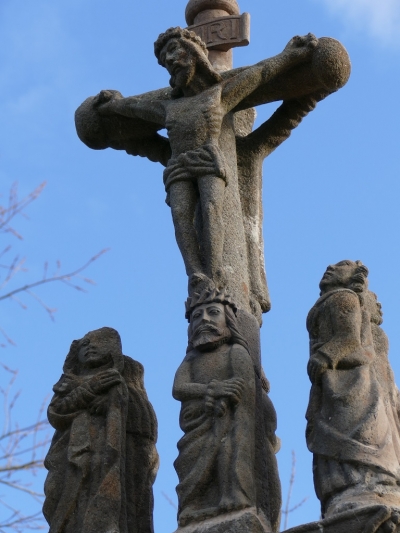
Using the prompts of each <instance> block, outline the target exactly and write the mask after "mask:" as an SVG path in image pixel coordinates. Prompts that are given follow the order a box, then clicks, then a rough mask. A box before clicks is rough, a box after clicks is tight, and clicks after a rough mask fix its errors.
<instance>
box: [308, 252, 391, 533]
mask: <svg viewBox="0 0 400 533" xmlns="http://www.w3.org/2000/svg"><path fill="white" fill-rule="evenodd" d="M367 275H368V269H367V268H366V267H365V266H364V265H362V263H361V262H360V261H357V262H353V261H341V262H340V263H337V264H336V265H330V266H329V267H328V268H327V270H326V272H325V274H324V276H323V278H322V280H321V283H320V288H321V297H320V298H319V300H317V302H316V303H315V305H314V306H313V308H312V309H311V311H310V313H309V315H308V318H307V329H308V332H309V335H310V360H309V363H308V373H309V376H310V379H311V382H312V388H311V394H310V402H309V405H308V410H307V422H308V423H307V434H306V436H307V445H308V448H309V450H310V451H311V452H312V453H313V454H314V463H313V472H314V484H315V490H316V493H317V496H318V498H319V499H320V501H321V508H322V516H323V517H331V516H334V515H336V514H338V513H340V512H344V511H347V510H350V509H351V510H354V509H357V508H362V507H367V506H370V505H376V504H380V505H382V504H384V505H387V506H392V507H394V508H397V509H398V508H400V487H399V486H400V431H399V430H400V424H399V415H398V391H397V388H396V386H395V383H394V377H393V373H392V370H391V368H390V365H389V361H388V353H387V352H388V341H387V337H386V335H385V333H384V332H383V330H382V329H381V328H380V327H379V326H380V324H381V323H382V313H381V310H380V304H378V303H377V301H376V295H374V294H373V293H371V292H370V291H368V290H367ZM368 531H369V530H368ZM371 531H372V530H371ZM374 531H375V530H374ZM385 531H386V530H385ZM388 531H393V529H388Z"/></svg>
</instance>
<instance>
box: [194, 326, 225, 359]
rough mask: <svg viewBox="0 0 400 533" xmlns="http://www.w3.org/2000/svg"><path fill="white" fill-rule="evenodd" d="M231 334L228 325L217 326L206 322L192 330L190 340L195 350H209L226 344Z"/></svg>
mask: <svg viewBox="0 0 400 533" xmlns="http://www.w3.org/2000/svg"><path fill="white" fill-rule="evenodd" d="M231 336H232V334H231V330H230V329H229V328H228V327H225V328H217V327H216V326H213V325H211V324H206V325H202V326H199V327H198V328H197V329H196V331H194V332H193V334H192V336H191V338H190V342H191V344H192V345H193V347H194V348H196V350H200V351H201V352H203V351H204V352H209V351H211V350H214V349H216V348H218V346H221V345H222V344H226V343H227V341H228V340H229V339H230V337H231Z"/></svg>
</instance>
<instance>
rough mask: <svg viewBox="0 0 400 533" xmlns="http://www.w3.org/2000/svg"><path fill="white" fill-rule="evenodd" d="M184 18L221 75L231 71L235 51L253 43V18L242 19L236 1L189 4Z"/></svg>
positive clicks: (246, 15) (222, 0)
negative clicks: (237, 47)
mask: <svg viewBox="0 0 400 533" xmlns="http://www.w3.org/2000/svg"><path fill="white" fill-rule="evenodd" d="M185 17H186V22H187V23H188V24H189V27H188V29H189V30H192V31H194V32H195V33H196V34H197V35H198V36H199V37H200V38H201V39H202V41H204V42H205V44H206V46H207V49H208V59H209V60H210V63H211V64H212V65H213V67H214V68H215V69H216V70H218V71H223V70H230V69H231V68H232V66H233V58H232V48H234V47H236V46H247V45H248V44H249V43H250V15H249V14H248V13H243V15H240V10H239V6H238V3H237V2H236V0H233V1H229V0H213V1H211V2H210V1H205V2H204V1H202V2H199V1H196V0H190V2H189V3H188V5H187V7H186V13H185Z"/></svg>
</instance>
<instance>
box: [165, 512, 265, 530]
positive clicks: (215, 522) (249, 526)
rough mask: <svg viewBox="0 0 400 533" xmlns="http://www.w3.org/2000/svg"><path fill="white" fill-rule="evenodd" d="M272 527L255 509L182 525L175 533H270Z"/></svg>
mask: <svg viewBox="0 0 400 533" xmlns="http://www.w3.org/2000/svg"><path fill="white" fill-rule="evenodd" d="M270 532H271V529H270V528H269V526H268V525H267V524H266V523H265V522H264V521H263V520H262V518H261V517H260V516H259V515H258V514H257V512H256V510H255V509H245V510H243V511H239V512H235V513H229V514H225V515H220V516H217V517H215V518H211V519H210V520H204V521H203V522H197V523H196V524H193V525H189V526H186V527H182V528H179V529H177V530H176V532H175V533H270Z"/></svg>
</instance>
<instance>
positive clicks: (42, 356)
mask: <svg viewBox="0 0 400 533" xmlns="http://www.w3.org/2000/svg"><path fill="white" fill-rule="evenodd" d="M240 6H241V9H242V11H248V12H250V13H251V16H252V29H251V44H250V46H249V47H247V48H243V49H237V50H236V51H235V66H241V65H246V64H252V63H255V62H257V61H259V60H261V59H264V58H266V57H270V56H272V55H274V54H276V53H279V52H280V51H281V50H282V49H283V47H284V46H285V44H286V43H287V41H289V39H290V38H291V37H293V36H294V35H296V34H300V35H301V34H306V33H308V32H309V31H311V32H313V33H315V34H316V35H317V37H322V36H330V37H335V38H337V39H339V40H340V41H342V43H343V44H344V45H345V46H346V48H347V50H348V52H349V54H350V57H351V60H352V65H353V71H352V76H351V78H350V81H349V83H348V84H347V86H346V87H345V88H343V89H342V90H341V91H339V92H338V93H336V94H334V95H332V96H330V97H329V98H328V99H327V100H325V101H323V102H321V103H320V104H319V105H318V107H317V109H316V110H315V111H314V112H313V113H312V114H311V115H310V116H309V117H307V118H306V119H305V120H304V122H303V124H301V125H300V127H299V128H298V129H297V130H296V131H295V132H294V133H293V134H292V136H291V138H290V139H289V140H288V141H286V142H285V143H284V145H282V146H281V147H279V148H278V149H277V150H276V152H274V153H273V154H272V155H271V156H270V157H269V158H268V159H267V161H266V163H265V165H264V239H265V252H266V265H267V277H268V281H269V286H270V291H271V297H272V310H271V312H270V313H269V314H268V315H267V316H265V319H264V326H263V328H262V334H261V335H262V350H263V364H264V368H265V370H266V373H267V376H268V377H269V379H270V381H271V387H272V390H271V397H272V400H273V401H274V403H275V406H276V409H277V412H278V423H279V428H278V434H279V436H280V437H281V439H282V443H283V445H282V450H281V451H280V452H279V455H278V459H279V467H280V472H281V478H282V484H283V494H284V497H285V496H286V493H287V488H288V480H289V477H290V467H291V451H292V450H295V452H296V454H297V475H296V482H295V486H294V492H293V498H292V503H293V504H295V503H297V502H298V501H299V500H301V499H302V498H303V497H305V496H309V497H310V498H309V500H307V502H306V503H305V504H304V505H303V506H302V507H301V508H300V509H299V510H297V511H296V512H295V513H293V514H292V515H291V517H290V520H289V525H290V526H294V525H296V524H300V523H305V522H308V521H312V520H314V519H317V518H318V516H319V505H318V501H317V500H316V498H315V496H314V490H313V484H312V476H311V454H309V452H308V451H307V449H306V446H305V439H304V429H305V420H304V413H305V410H306V406H307V400H308V394H309V381H308V378H307V375H306V364H307V358H308V337H307V332H306V330H305V319H306V315H307V312H308V310H309V309H310V307H311V306H312V305H313V303H314V301H315V300H316V299H317V297H318V282H319V279H320V277H321V276H322V273H323V271H324V269H325V268H326V266H327V265H328V264H329V263H332V262H337V261H339V260H341V259H345V258H349V259H361V260H362V261H363V262H364V263H365V264H366V265H367V266H368V267H369V269H370V288H371V289H372V290H374V291H375V292H377V294H378V297H379V299H380V301H381V302H382V305H383V311H384V313H385V316H384V319H385V321H384V325H383V326H384V329H385V331H386V332H387V333H388V335H389V338H390V341H391V361H392V364H393V367H394V370H395V373H396V375H397V376H399V375H400V360H399V353H400V333H399V328H398V316H399V313H398V300H399V296H400V276H399V274H398V271H397V268H398V267H396V265H398V264H399V260H400V252H399V246H398V242H399V215H398V211H399V208H398V205H399V196H400V190H399V184H398V179H399V177H400V175H399V174H400V173H399V170H400V163H399V155H398V144H399V136H398V122H399V110H398V107H397V104H398V87H399V84H400V74H399V69H398V64H399V59H400V37H399V36H400V6H399V4H398V0H379V2H378V0H353V1H352V2H351V4H350V3H349V2H345V1H344V0H302V1H298V0H286V1H285V2H282V1H278V0H274V1H270V2H264V1H261V0H257V1H256V2H254V1H253V2H251V1H250V0H241V1H240ZM184 8H185V2H184V1H181V0H179V1H178V0H171V1H170V2H165V1H163V2H162V1H161V0H147V2H140V3H139V2H135V1H133V0H131V1H128V0H115V1H114V2H113V3H112V4H111V3H110V2H106V1H105V0H96V2H94V1H92V0H86V1H83V0H68V2H65V1H64V2H54V1H51V0H36V1H35V2H26V1H23V0H2V3H1V5H0V39H1V46H0V64H1V69H0V91H1V98H0V116H1V125H2V127H1V131H0V135H1V141H0V178H1V187H0V193H1V194H2V195H3V197H4V196H7V193H8V190H9V188H10V186H11V184H12V183H13V182H15V181H18V182H19V187H20V192H21V195H23V194H27V193H28V192H30V191H31V190H33V189H34V188H35V187H36V186H37V185H39V184H40V183H41V182H42V181H44V180H46V181H47V187H46V188H45V190H44V192H43V194H42V195H41V197H40V198H39V199H38V200H37V201H36V202H35V203H34V204H32V205H31V206H30V207H29V209H28V211H27V213H28V214H29V219H23V218H20V219H19V220H18V221H17V222H16V224H15V225H16V228H17V230H18V231H19V232H20V233H21V234H22V235H23V236H24V240H23V241H21V242H19V241H17V240H16V239H13V238H12V236H10V235H5V236H3V238H4V241H3V242H2V245H3V247H5V246H6V245H7V244H9V243H10V244H12V245H13V250H14V252H15V253H17V252H18V253H20V254H21V255H23V256H26V257H27V266H28V267H29V271H28V272H27V273H21V274H20V275H19V277H17V278H16V279H15V281H14V285H13V286H11V285H10V288H12V287H16V286H17V285H18V284H20V285H22V284H24V283H25V282H28V281H30V280H34V279H36V278H37V277H40V276H41V274H42V269H43V263H44V261H46V260H48V261H49V262H50V264H52V265H55V262H56V260H61V262H62V265H63V268H65V269H66V270H67V269H73V268H74V267H76V266H79V265H80V264H82V263H84V262H85V261H86V259H88V258H89V257H90V256H92V255H94V254H95V253H96V252H98V251H99V250H101V249H103V248H106V247H109V248H110V249H111V250H110V252H109V253H108V254H106V255H105V256H103V257H102V258H101V259H99V260H98V261H97V262H96V263H94V264H93V265H92V266H91V267H90V269H89V270H88V271H87V275H88V276H89V277H91V278H93V279H95V280H96V282H97V285H96V286H95V287H93V288H92V287H91V288H90V290H89V293H88V294H82V293H78V292H76V291H73V290H71V289H68V288H67V287H65V286H56V285H52V286H47V287H43V288H42V289H41V290H39V291H38V294H40V296H41V297H42V298H43V300H44V301H45V302H46V303H47V304H48V305H50V306H52V307H57V308H58V312H57V314H56V321H55V323H52V322H51V321H50V320H49V319H48V317H47V316H46V313H45V312H44V311H43V309H41V308H40V307H39V306H38V304H37V303H36V302H35V301H33V300H30V299H29V298H28V297H26V298H25V297H24V302H25V303H27V304H28V309H27V310H23V309H21V308H20V307H19V306H18V305H17V304H16V303H15V302H11V301H6V302H3V303H2V305H1V310H2V314H1V327H3V328H4V329H5V330H6V331H7V333H8V335H9V336H10V337H12V338H13V339H14V341H15V342H16V344H17V346H16V347H11V346H10V347H7V348H5V349H3V350H2V351H1V352H0V357H1V358H2V360H3V362H5V363H6V364H7V365H9V366H10V367H12V368H18V369H19V371H20V374H19V379H18V387H19V388H21V389H22V395H21V397H20V400H19V407H18V411H17V413H16V414H17V418H18V420H19V421H20V423H21V424H23V423H29V422H30V421H32V420H33V419H34V418H35V417H36V414H37V411H38V409H39V406H40V404H41V402H42V401H43V398H44V397H45V396H46V395H48V394H49V393H50V392H51V388H52V385H53V384H54V383H55V382H56V381H57V380H58V378H59V375H60V373H61V368H62V364H63V361H64V358H65V355H66V354H67V352H68V349H69V345H70V342H71V341H72V340H73V339H75V338H80V337H82V336H83V335H84V334H85V333H86V332H87V331H89V330H92V329H96V328H98V327H101V326H105V325H107V326H112V327H115V328H116V329H118V330H119V332H120V334H121V336H122V341H123V346H124V352H125V353H126V354H127V355H130V356H131V357H134V358H135V359H137V360H139V361H141V362H142V363H143V364H144V366H145V370H146V374H145V380H146V387H147V391H148V394H149V397H150V399H151V401H152V403H153V405H154V407H155V410H156V413H157V416H158V420H159V432H160V436H159V444H158V450H159V453H160V456H161V468H160V471H159V475H158V478H157V482H156V484H155V488H154V491H155V498H156V506H155V526H156V532H157V533H167V532H172V531H174V529H175V526H176V517H175V510H174V508H173V507H172V506H171V505H170V504H169V503H168V501H167V500H166V499H165V498H164V496H163V495H162V492H164V493H165V494H167V495H168V496H169V497H170V498H171V500H174V501H175V500H176V496H175V489H174V488H175V485H176V482H177V480H176V476H175V473H174V469H173V466H172V463H173V461H174V459H175V457H176V442H177V441H178V439H179V438H180V430H179V427H178V413H179V405H178V403H177V402H175V401H174V400H173V399H172V397H171V387H172V381H173V376H174V373H175V370H176V369H177V367H178V365H179V364H180V361H181V360H182V358H183V357H184V354H185V349H186V327H187V324H186V323H185V320H184V307H183V302H184V300H185V297H186V277H185V273H184V269H183V263H182V260H181V258H180V255H179V252H178V250H177V246H176V244H175V240H174V234H173V227H172V222H171V216H170V213H169V208H168V207H167V206H166V205H165V203H164V189H163V185H162V168H161V166H159V165H157V164H153V163H150V162H148V161H147V160H143V159H140V158H133V157H131V156H128V155H126V154H125V153H124V152H116V151H112V150H105V151H99V152H97V151H93V150H90V149H89V148H87V147H86V146H84V145H83V144H82V143H81V142H80V141H79V139H78V137H77V136H76V133H75V128H74V121H73V115H74V111H75V109H76V108H77V107H78V106H79V104H80V103H81V102H82V101H83V100H84V99H85V98H86V97H87V96H90V95H94V94H96V93H98V92H99V91H100V90H101V89H118V90H119V91H121V92H122V94H124V95H125V96H128V95H132V94H140V93H142V92H145V91H147V90H151V89H155V88H159V87H163V86H166V85H167V84H168V75H167V73H166V71H164V70H163V69H162V68H161V67H160V66H159V65H158V64H157V61H156V59H155V58H154V56H153V41H154V40H155V39H156V37H157V36H158V34H159V33H160V32H161V31H164V30H165V29H166V28H168V27H169V26H175V25H184V17H183V14H184ZM273 110H274V105H269V106H265V107H264V108H262V109H258V110H257V111H258V122H259V123H260V122H261V121H262V120H265V119H266V118H267V117H268V116H269V115H270V114H271V113H272V111H273ZM40 482H41V481H40V480H38V483H39V484H40ZM0 493H3V491H2V490H1V489H0ZM9 497H10V501H12V500H11V499H12V498H13V496H12V495H10V496H9ZM17 498H19V495H17ZM14 501H15V500H14ZM24 505H26V506H28V503H25V502H24ZM27 508H28V507H27Z"/></svg>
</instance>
